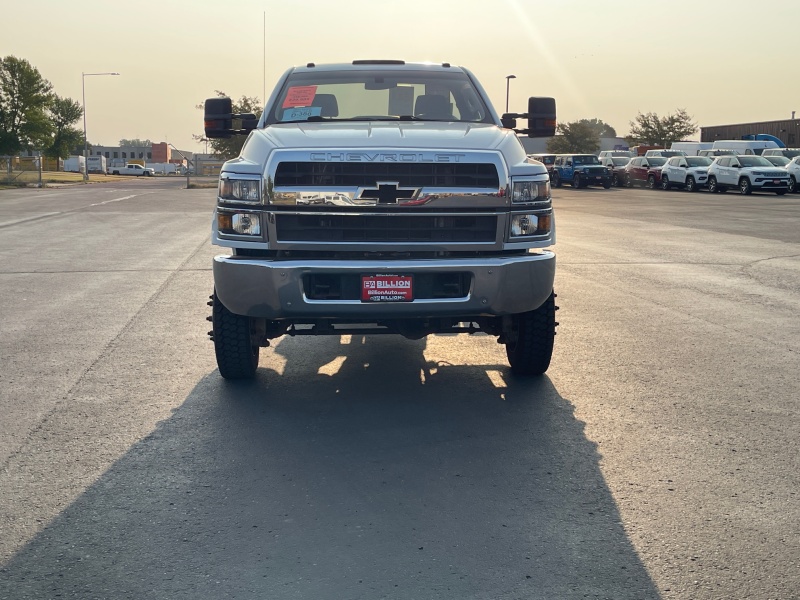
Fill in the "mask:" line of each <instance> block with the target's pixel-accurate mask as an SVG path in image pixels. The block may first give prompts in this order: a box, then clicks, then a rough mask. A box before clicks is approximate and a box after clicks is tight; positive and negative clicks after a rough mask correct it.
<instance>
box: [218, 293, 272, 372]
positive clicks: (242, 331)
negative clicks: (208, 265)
mask: <svg viewBox="0 0 800 600" xmlns="http://www.w3.org/2000/svg"><path fill="white" fill-rule="evenodd" d="M211 322H212V324H213V325H214V329H213V336H214V352H215V353H216V355H217V367H219V374H220V375H222V376H223V377H224V378H225V379H252V378H253V377H254V376H255V374H256V368H257V367H258V354H259V350H260V348H259V347H258V346H257V345H254V344H253V341H252V339H253V337H252V322H251V319H250V317H244V316H242V315H236V314H234V313H232V312H231V311H229V310H228V309H227V308H225V306H224V305H223V304H222V302H220V300H219V298H218V297H217V293H216V292H214V295H213V298H212V313H211Z"/></svg>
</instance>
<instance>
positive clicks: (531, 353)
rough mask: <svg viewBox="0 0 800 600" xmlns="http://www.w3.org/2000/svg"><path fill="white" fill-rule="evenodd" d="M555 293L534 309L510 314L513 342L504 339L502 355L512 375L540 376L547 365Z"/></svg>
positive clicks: (554, 312) (549, 355) (551, 336)
mask: <svg viewBox="0 0 800 600" xmlns="http://www.w3.org/2000/svg"><path fill="white" fill-rule="evenodd" d="M555 298H556V295H555V293H551V294H550V297H549V298H548V299H547V300H545V302H544V304H542V305H541V306H540V307H539V308H537V309H536V310H530V311H528V312H524V313H520V314H518V315H514V316H513V319H514V329H516V331H517V340H516V341H515V342H513V343H512V342H506V356H508V364H509V365H511V372H512V373H514V375H542V374H544V373H545V372H546V371H547V368H548V367H549V366H550V359H551V358H552V356H553V341H554V339H555V335H556V325H557V323H556V301H555Z"/></svg>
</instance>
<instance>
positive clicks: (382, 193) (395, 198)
mask: <svg viewBox="0 0 800 600" xmlns="http://www.w3.org/2000/svg"><path fill="white" fill-rule="evenodd" d="M418 193H419V188H414V187H400V184H399V182H397V181H378V182H377V183H376V184H375V187H365V188H360V189H359V191H358V195H357V196H356V200H376V201H377V202H376V203H377V204H397V203H398V202H399V201H400V200H411V199H413V198H416V196H417V194H418Z"/></svg>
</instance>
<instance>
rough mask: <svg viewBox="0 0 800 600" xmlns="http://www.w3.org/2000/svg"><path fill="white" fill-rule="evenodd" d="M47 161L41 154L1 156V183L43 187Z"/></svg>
mask: <svg viewBox="0 0 800 600" xmlns="http://www.w3.org/2000/svg"><path fill="white" fill-rule="evenodd" d="M46 161H47V159H44V160H43V159H42V157H41V156H0V184H5V185H18V186H23V185H38V186H39V187H41V186H42V184H43V183H44V172H45V171H44V169H45V167H46V166H49V165H45V164H44V163H45V162H46Z"/></svg>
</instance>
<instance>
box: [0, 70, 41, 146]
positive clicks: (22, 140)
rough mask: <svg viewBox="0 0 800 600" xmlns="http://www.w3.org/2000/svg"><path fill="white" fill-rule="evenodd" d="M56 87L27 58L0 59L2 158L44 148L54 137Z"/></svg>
mask: <svg viewBox="0 0 800 600" xmlns="http://www.w3.org/2000/svg"><path fill="white" fill-rule="evenodd" d="M52 89H53V86H52V84H51V83H50V82H49V81H47V80H46V79H44V78H43V77H42V76H41V74H40V73H39V71H38V70H37V69H36V67H34V66H33V65H31V63H29V62H28V61H27V60H25V59H23V58H17V57H15V56H6V57H5V58H0V154H17V153H18V152H19V151H20V150H30V149H34V148H43V147H44V146H46V145H47V142H48V138H49V136H50V135H51V133H52V126H51V123H50V119H49V118H48V115H47V108H48V106H49V105H50V103H51V102H52V99H53V96H52V92H51V90H52Z"/></svg>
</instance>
